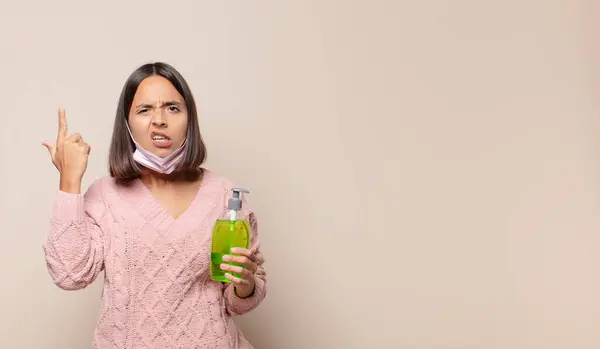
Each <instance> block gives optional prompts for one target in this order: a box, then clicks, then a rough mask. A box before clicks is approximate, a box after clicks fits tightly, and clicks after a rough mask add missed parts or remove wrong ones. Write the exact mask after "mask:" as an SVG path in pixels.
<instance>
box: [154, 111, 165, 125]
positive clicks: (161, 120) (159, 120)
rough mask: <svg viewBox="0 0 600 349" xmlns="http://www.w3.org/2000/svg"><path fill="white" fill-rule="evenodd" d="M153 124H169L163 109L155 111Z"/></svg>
mask: <svg viewBox="0 0 600 349" xmlns="http://www.w3.org/2000/svg"><path fill="white" fill-rule="evenodd" d="M152 125H154V126H163V127H164V126H167V120H166V119H165V117H164V116H163V113H162V110H161V109H159V110H158V111H157V112H156V113H154V115H153V117H152Z"/></svg>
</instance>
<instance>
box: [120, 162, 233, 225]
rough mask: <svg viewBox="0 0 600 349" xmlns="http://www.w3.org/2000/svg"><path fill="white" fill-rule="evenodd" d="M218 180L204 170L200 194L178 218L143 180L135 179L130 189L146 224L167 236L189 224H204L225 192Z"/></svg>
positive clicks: (199, 189) (197, 194) (198, 193)
mask: <svg viewBox="0 0 600 349" xmlns="http://www.w3.org/2000/svg"><path fill="white" fill-rule="evenodd" d="M217 179H218V178H217V177H216V176H215V175H214V174H213V173H212V172H211V171H209V170H206V169H204V173H203V176H202V181H201V183H200V188H198V192H197V193H196V195H195V196H194V198H193V199H192V201H191V202H190V204H189V206H188V207H187V208H186V209H185V211H183V213H181V214H180V215H179V216H178V217H177V218H175V217H173V216H172V215H171V213H169V212H168V211H167V210H166V209H165V208H164V207H163V206H162V204H161V203H160V201H159V200H158V199H157V198H156V197H155V196H154V194H152V191H151V190H150V189H149V188H148V187H147V186H146V185H145V184H144V183H143V182H142V180H141V179H139V178H138V179H135V180H134V181H133V183H132V185H131V187H130V188H131V190H132V191H133V193H134V194H135V197H136V199H137V200H134V205H135V206H136V208H137V210H138V211H139V212H140V213H141V215H142V216H143V218H144V219H145V220H146V222H148V223H149V224H152V225H153V227H154V228H155V229H156V230H157V231H159V232H162V233H165V234H166V233H168V232H170V231H172V230H174V228H175V227H178V226H182V225H186V224H189V225H190V226H192V227H193V226H199V225H200V224H202V223H203V222H204V220H205V219H206V218H207V217H208V216H209V215H210V213H211V212H212V210H213V208H214V207H215V206H216V205H217V204H218V202H219V197H218V195H219V194H220V193H222V191H223V190H222V185H219V184H218V183H215V182H216V181H217Z"/></svg>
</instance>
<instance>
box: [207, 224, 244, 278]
mask: <svg viewBox="0 0 600 349" xmlns="http://www.w3.org/2000/svg"><path fill="white" fill-rule="evenodd" d="M249 246H250V224H249V223H248V221H247V220H245V219H244V220H236V221H230V220H226V219H219V220H217V221H216V223H215V226H214V228H213V234H212V248H211V253H210V276H211V278H212V279H213V280H215V281H221V282H231V281H229V279H227V278H226V277H225V273H226V272H225V271H224V270H222V269H221V264H229V265H236V266H241V265H240V264H238V263H232V262H225V261H223V255H232V253H231V248H232V247H243V248H248V247H249ZM231 274H232V275H233V276H236V277H241V275H239V274H237V273H233V272H231Z"/></svg>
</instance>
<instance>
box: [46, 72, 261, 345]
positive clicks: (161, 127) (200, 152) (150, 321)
mask: <svg viewBox="0 0 600 349" xmlns="http://www.w3.org/2000/svg"><path fill="white" fill-rule="evenodd" d="M43 145H44V146H46V147H47V148H48V151H49V152H50V155H51V158H52V162H53V163H54V165H55V166H56V168H57V169H58V171H59V172H60V187H59V190H58V192H57V194H56V195H57V196H56V199H55V204H54V209H53V216H52V223H51V230H50V232H49V235H48V237H47V240H46V242H45V244H44V252H45V256H46V262H47V265H48V271H49V273H50V275H51V277H52V279H53V280H54V282H55V283H56V285H58V287H60V288H62V289H66V290H77V289H82V288H84V287H86V286H88V285H89V284H91V283H92V282H93V281H94V280H95V279H96V277H97V276H98V274H99V273H100V272H101V271H103V272H104V287H103V292H102V306H101V312H100V318H99V320H98V323H97V327H96V330H95V333H94V344H93V347H94V348H96V349H109V348H111V349H112V348H115V349H117V348H119V349H133V348H136V349H137V348H139V349H142V348H144V349H159V348H160V349H166V348H240V349H244V348H252V346H251V345H250V344H249V343H248V341H247V340H246V339H245V338H244V336H243V334H242V333H241V332H240V331H239V330H238V329H237V328H236V326H235V324H234V322H233V320H232V316H235V315H241V314H244V313H247V312H249V311H250V310H252V309H254V308H256V307H257V306H258V305H259V304H260V303H261V301H262V300H263V299H264V297H265V295H266V290H267V288H266V286H267V282H266V275H265V270H264V268H263V262H264V259H263V256H262V254H261V252H260V248H259V246H260V244H259V235H258V230H257V221H256V217H255V215H254V213H253V212H252V211H251V210H250V209H248V207H247V206H246V205H245V201H244V208H243V209H244V210H245V213H246V215H247V217H249V220H250V225H251V228H252V238H251V243H250V248H249V249H243V248H239V249H234V250H232V254H231V255H227V256H224V257H223V260H224V264H222V265H221V268H222V269H223V270H225V271H226V272H227V274H226V275H227V278H228V279H229V281H230V282H228V283H222V282H216V281H213V280H212V279H211V278H210V272H209V270H210V247H211V229H212V226H213V224H214V222H215V221H216V219H217V216H218V215H219V213H220V212H221V211H222V210H223V209H224V208H225V207H226V206H227V201H228V199H229V197H231V189H232V184H231V183H230V182H229V181H228V180H226V179H224V178H222V177H220V176H218V175H217V174H215V173H213V172H211V171H209V170H207V169H204V168H202V167H201V165H202V163H203V162H204V160H205V158H206V147H205V145H204V142H203V140H202V137H201V135H200V130H199V126H198V119H197V112H196V105H195V102H194V98H193V96H192V93H191V91H190V88H189V87H188V85H187V83H186V81H185V80H184V78H183V77H182V76H181V75H180V74H179V72H177V70H175V69H174V68H173V67H171V66H170V65H168V64H165V63H154V64H146V65H143V66H141V67H139V68H138V69H137V70H136V71H134V72H133V73H132V74H131V76H130V77H129V78H128V80H127V81H126V83H125V85H124V87H123V91H122V93H121V97H120V99H119V104H118V108H117V113H116V118H115V123H114V130H113V135H112V142H111V147H110V154H109V169H110V176H107V177H104V178H101V179H99V180H96V181H95V182H94V183H93V184H92V185H91V186H90V187H89V189H88V190H87V191H86V192H85V194H82V193H81V181H82V177H83V175H84V173H85V170H86V168H87V162H88V156H89V154H90V146H89V145H88V144H87V143H86V142H85V141H84V139H83V138H82V137H81V135H79V134H76V133H75V134H71V135H69V134H68V132H67V120H66V116H65V112H64V110H62V109H60V110H59V112H58V137H57V140H56V143H50V142H44V143H43ZM230 262H234V263H235V264H239V265H241V266H243V267H239V266H230V265H229V264H225V263H230ZM231 273H234V274H238V275H239V276H240V277H236V276H233V274H231Z"/></svg>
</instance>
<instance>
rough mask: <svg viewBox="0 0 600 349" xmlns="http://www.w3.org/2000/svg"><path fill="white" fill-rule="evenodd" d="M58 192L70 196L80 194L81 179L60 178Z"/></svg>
mask: <svg viewBox="0 0 600 349" xmlns="http://www.w3.org/2000/svg"><path fill="white" fill-rule="evenodd" d="M59 189H60V191H62V192H65V193H71V194H81V178H72V177H69V176H62V175H61V176H60V187H59Z"/></svg>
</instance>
